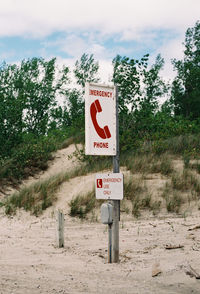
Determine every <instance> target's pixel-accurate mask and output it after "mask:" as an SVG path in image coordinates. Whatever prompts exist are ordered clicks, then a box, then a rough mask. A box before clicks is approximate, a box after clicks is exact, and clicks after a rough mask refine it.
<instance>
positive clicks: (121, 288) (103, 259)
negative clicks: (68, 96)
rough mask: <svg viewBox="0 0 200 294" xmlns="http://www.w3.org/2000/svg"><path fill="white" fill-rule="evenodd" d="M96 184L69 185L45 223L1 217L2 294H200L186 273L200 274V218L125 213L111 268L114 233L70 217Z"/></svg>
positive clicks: (63, 158)
mask: <svg viewBox="0 0 200 294" xmlns="http://www.w3.org/2000/svg"><path fill="white" fill-rule="evenodd" d="M70 148H71V149H70ZM70 148H69V149H66V150H63V151H59V152H61V154H59V155H58V157H57V158H56V162H52V164H51V167H50V169H49V170H48V173H49V175H51V172H53V173H56V171H57V169H56V166H57V168H58V167H59V170H60V166H63V168H65V169H66V168H67V169H68V168H70V167H71V162H69V161H68V159H67V155H68V154H69V153H70V152H72V151H73V149H72V147H70ZM53 169H54V170H53ZM45 176H46V175H43V176H42V177H45ZM93 179H94V175H88V176H86V177H80V178H76V179H73V180H72V181H70V182H67V183H64V184H63V186H62V187H61V189H60V191H59V192H58V195H57V196H58V201H57V203H56V204H55V206H54V207H52V208H49V209H48V210H47V211H46V212H45V213H44V214H43V215H42V216H41V217H34V216H32V215H30V214H29V213H25V212H24V211H18V213H17V215H16V216H14V217H10V218H8V217H6V216H5V215H4V212H3V210H1V211H0V236H1V237H0V294H12V293H13V294H28V293H30V294H35V293H42V294H43V293H52V294H55V293H113V294H114V293H115V294H118V293H119V294H123V293H133V294H135V293H138V294H148V293H152V294H153V293H157V294H162V293H168V294H178V293H180V294H189V293H196V294H197V293H198V294H199V293H200V280H199V279H196V278H195V277H194V276H193V277H190V276H189V275H188V273H187V272H190V273H191V272H192V270H191V267H192V269H194V270H195V271H196V272H197V273H198V274H200V258H199V253H200V234H199V232H200V226H199V225H200V213H199V212H198V211H196V212H195V211H193V212H192V213H190V214H189V213H188V215H187V216H186V215H185V217H176V216H175V215H169V214H167V215H165V214H162V213H160V214H159V216H157V217H153V216H152V215H151V214H150V213H149V214H146V215H143V217H141V218H140V219H139V220H136V219H134V218H133V217H128V216H127V215H125V214H122V215H121V221H120V262H119V263H118V264H108V262H107V255H108V252H107V243H108V231H107V226H106V225H103V224H101V223H100V222H88V221H80V220H77V219H73V218H70V217H69V215H68V210H69V208H68V202H69V200H70V199H71V198H72V197H73V195H76V194H77V192H81V191H86V190H87V189H88V190H90V189H91V187H92V185H93ZM32 180H33V179H30V181H32ZM27 183H28V181H26V184H27ZM58 208H60V209H62V210H63V211H64V214H65V240H64V241H65V246H64V248H57V246H56V227H57V225H56V210H57V209H58ZM168 247H169V248H171V249H167V248H168ZM153 275H155V276H153ZM196 276H197V275H196Z"/></svg>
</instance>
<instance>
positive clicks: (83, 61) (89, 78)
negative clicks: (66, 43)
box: [74, 53, 100, 88]
mask: <svg viewBox="0 0 200 294" xmlns="http://www.w3.org/2000/svg"><path fill="white" fill-rule="evenodd" d="M98 70H99V63H98V62H97V61H95V59H94V56H93V54H91V55H90V56H89V55H88V54H86V53H84V54H83V55H82V56H81V58H80V60H77V61H76V62H75V69H74V75H75V78H76V80H77V83H78V84H79V85H81V86H82V88H84V87H85V83H86V82H95V83H97V82H98V81H99V80H100V79H99V77H98Z"/></svg>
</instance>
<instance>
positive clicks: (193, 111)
mask: <svg viewBox="0 0 200 294" xmlns="http://www.w3.org/2000/svg"><path fill="white" fill-rule="evenodd" d="M199 35H200V23H199V21H197V22H196V24H195V26H194V27H193V28H189V29H188V30H187V31H186V34H185V43H184V46H185V47H184V57H183V59H182V60H173V65H174V69H175V70H176V72H177V75H176V77H175V78H174V80H173V81H172V83H171V84H170V82H166V81H164V80H163V79H162V77H161V75H160V72H161V70H162V68H163V66H164V59H163V58H162V57H161V56H160V55H158V56H157V58H156V60H155V62H154V64H152V65H151V66H150V65H149V55H148V54H146V55H144V56H143V57H142V58H141V59H134V58H129V57H126V56H124V57H122V56H119V55H117V56H116V57H115V58H114V60H113V82H114V83H115V84H117V85H118V93H119V134H120V153H121V156H120V160H121V165H123V166H125V167H126V168H127V170H129V171H130V173H131V174H137V173H140V174H142V176H143V178H144V177H145V176H146V175H148V174H156V173H160V174H161V175H162V176H163V177H166V178H167V179H168V186H166V187H165V188H164V191H163V194H162V197H161V198H162V199H161V200H155V199H153V197H152V195H151V194H150V193H149V192H148V191H147V190H146V188H145V186H144V185H143V184H141V185H139V184H136V183H135V182H134V181H132V180H130V182H126V183H125V195H126V196H125V197H126V199H127V201H129V204H130V203H131V206H129V208H128V206H127V207H126V205H125V204H123V205H124V210H126V211H128V209H129V211H132V213H133V215H135V216H139V213H140V210H141V209H145V208H148V209H151V210H152V211H153V212H154V213H156V211H158V210H159V207H160V205H161V202H162V201H165V202H166V207H167V210H168V211H171V212H178V211H179V209H180V206H181V204H182V203H183V202H184V199H182V197H181V192H185V191H187V192H188V193H191V194H192V196H191V197H193V199H194V198H195V199H199V197H200V195H199V194H200V184H199V176H198V174H199V173H200V167H199V166H200V164H199V161H198V159H199V155H200V119H199V117H200V80H199V77H200V50H199V48H200V38H199ZM98 70H99V65H98V62H97V61H95V59H94V57H93V55H90V56H89V55H87V54H83V56H82V57H81V58H80V60H77V61H76V63H75V69H74V72H73V74H74V78H75V79H76V81H77V85H78V87H77V88H72V87H71V85H70V70H69V68H68V67H66V66H64V67H63V68H58V67H57V65H56V59H55V58H53V59H51V60H49V61H45V60H44V59H42V58H33V59H30V60H23V61H22V62H21V64H19V65H15V64H14V65H9V64H5V63H3V64H2V65H1V66H0V80H1V85H0V140H1V142H3V144H1V146H0V186H1V190H3V187H4V185H7V184H10V185H14V186H16V185H18V184H19V182H20V181H21V180H23V179H24V178H26V177H28V176H30V175H34V174H35V173H37V172H38V171H39V170H41V169H42V170H45V169H46V168H47V167H48V161H49V160H51V159H52V158H53V155H52V152H54V151H56V150H57V149H59V148H64V147H67V146H68V145H69V144H71V143H80V142H81V143H83V142H84V99H83V97H84V86H85V83H86V82H88V81H92V82H98V81H99V80H100V79H99V75H98ZM166 97H167V100H165V102H164V103H163V104H162V105H160V103H159V99H160V98H165V99H166ZM58 98H59V100H61V99H62V101H63V104H62V106H61V105H60V104H59V103H58ZM74 155H75V156H76V158H77V159H79V160H80V161H81V162H82V166H81V167H79V169H77V170H76V171H74V173H73V172H72V173H69V172H68V173H66V174H62V175H58V176H55V177H54V178H51V179H48V180H47V181H46V182H45V181H44V182H41V183H38V184H36V185H35V186H31V187H29V188H25V189H23V190H21V191H20V192H19V193H16V194H14V195H12V196H11V197H10V198H9V199H7V201H6V202H5V203H3V204H2V203H0V205H5V207H6V212H7V213H12V212H14V211H15V209H16V207H24V208H25V209H26V210H30V211H32V212H33V213H35V214H39V213H40V212H41V211H42V210H43V209H45V208H46V207H48V206H50V205H51V204H52V203H53V201H54V200H55V192H56V191H57V190H58V188H59V186H60V185H61V183H63V182H64V181H66V180H68V179H69V178H70V177H75V176H76V175H84V174H86V173H88V172H97V171H100V170H106V169H111V167H112V160H111V158H108V157H97V156H85V154H84V152H83V150H77V151H76V152H75V154H74ZM174 155H176V156H179V158H182V160H183V162H184V170H183V173H182V174H177V173H176V171H175V170H174V167H173V156H174ZM192 160H195V161H192ZM143 181H144V179H143ZM166 191H168V195H167V193H166ZM166 195H167V196H166ZM194 195H195V197H194ZM90 196H91V194H90ZM90 196H87V197H85V196H84V197H83V196H78V197H77V199H74V201H75V202H74V203H71V205H72V206H71V208H72V207H76V209H77V211H78V212H77V214H78V215H79V216H81V217H85V216H86V215H87V213H88V212H89V210H90V209H89V208H88V207H87V205H86V204H85V202H84V201H85V200H84V201H83V200H82V198H84V199H87V200H86V202H87V201H88V206H89V207H93V206H94V207H95V205H96V204H93V201H91V202H90ZM89 203H90V204H89ZM77 207H79V208H77ZM80 207H82V208H81V210H80ZM71 214H72V215H73V214H76V213H75V212H72V213H71Z"/></svg>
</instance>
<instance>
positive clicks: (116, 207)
mask: <svg viewBox="0 0 200 294" xmlns="http://www.w3.org/2000/svg"><path fill="white" fill-rule="evenodd" d="M119 171H120V168H119V118H118V88H117V86H116V156H114V157H113V173H119ZM119 220H120V200H113V224H112V238H113V242H112V244H113V248H112V262H115V263H117V262H119Z"/></svg>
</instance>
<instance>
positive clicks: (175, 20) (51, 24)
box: [0, 0, 200, 39]
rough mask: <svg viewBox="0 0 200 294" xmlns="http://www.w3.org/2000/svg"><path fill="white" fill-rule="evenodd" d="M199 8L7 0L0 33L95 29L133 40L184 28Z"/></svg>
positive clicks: (146, 2)
mask: <svg viewBox="0 0 200 294" xmlns="http://www.w3.org/2000/svg"><path fill="white" fill-rule="evenodd" d="M199 11H200V1H199V0H190V1H189V0H175V1H174V0H140V1H139V0H135V1H134V0H123V1H121V0H120V1H116V0H109V1H107V0H101V1H94V0H93V1H92V0H84V1H83V0H67V1H66V0H29V1H27V0H17V1H16V0H6V1H1V3H0V35H1V36H8V35H9V36H13V35H18V36H22V35H23V36H30V35H31V36H34V37H37V38H40V37H44V36H47V35H49V34H52V33H53V32H55V31H68V30H79V31H87V30H92V31H99V32H101V33H102V34H105V35H107V34H108V35H110V34H113V33H121V34H122V35H123V36H124V38H129V39H130V38H131V39H134V38H135V37H136V36H137V35H138V32H140V33H142V31H144V30H146V29H147V28H148V29H157V28H163V29H164V28H166V29H173V28H175V29H176V30H178V31H185V29H186V28H187V27H188V26H193V25H194V22H195V21H196V20H197V19H198V18H199Z"/></svg>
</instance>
